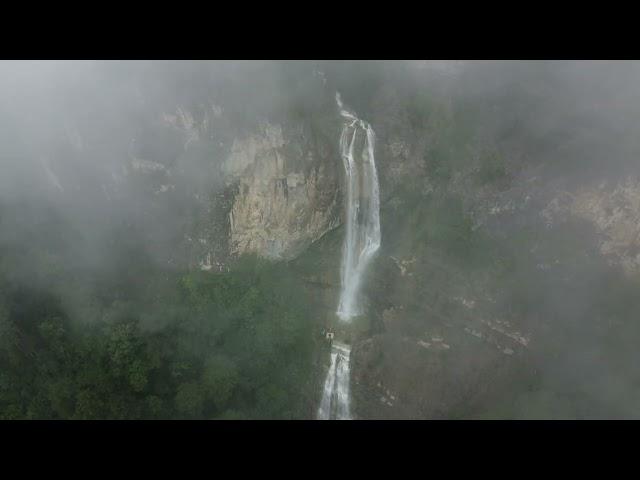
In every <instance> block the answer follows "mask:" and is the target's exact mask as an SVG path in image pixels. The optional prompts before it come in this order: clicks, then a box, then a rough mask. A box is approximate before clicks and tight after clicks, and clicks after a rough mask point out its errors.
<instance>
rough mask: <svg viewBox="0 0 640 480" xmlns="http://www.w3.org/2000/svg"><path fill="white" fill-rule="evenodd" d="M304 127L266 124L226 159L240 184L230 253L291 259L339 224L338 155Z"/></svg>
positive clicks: (226, 168) (228, 176) (229, 176)
mask: <svg viewBox="0 0 640 480" xmlns="http://www.w3.org/2000/svg"><path fill="white" fill-rule="evenodd" d="M313 140H314V139H313V137H312V136H311V134H310V132H308V131H305V127H304V126H296V127H291V128H287V127H283V126H282V125H273V124H269V123H266V124H264V125H263V126H262V127H261V129H260V131H259V132H256V133H253V134H250V135H248V136H246V137H244V138H239V139H236V140H234V142H233V146H232V147H231V153H230V155H229V156H228V157H227V159H226V160H225V161H224V164H223V172H224V174H225V181H226V182H227V183H228V184H232V183H236V184H237V186H238V187H237V193H236V195H235V197H234V201H233V206H232V207H231V211H230V212H229V223H230V239H229V240H230V242H229V245H230V253H231V254H232V255H237V254H242V253H256V254H258V255H259V256H262V257H266V258H271V259H285V260H287V259H292V258H294V257H295V256H297V255H298V254H299V253H300V252H301V251H302V250H304V249H305V248H306V247H307V246H309V245H310V244H311V243H312V242H313V241H315V240H317V239H318V238H320V237H321V236H322V235H323V234H324V233H326V232H327V231H329V230H331V229H332V228H334V227H336V226H337V225H339V223H340V217H341V215H340V214H341V208H340V202H339V182H340V177H339V171H338V166H339V159H338V158H337V156H336V154H337V152H336V151H335V148H332V147H333V146H332V145H330V144H328V142H326V143H322V142H318V141H315V142H314V141H313Z"/></svg>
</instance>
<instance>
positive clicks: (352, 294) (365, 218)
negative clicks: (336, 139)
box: [318, 93, 380, 420]
mask: <svg viewBox="0 0 640 480" xmlns="http://www.w3.org/2000/svg"><path fill="white" fill-rule="evenodd" d="M336 102H337V103H338V108H339V109H340V115H341V116H342V118H343V121H344V125H343V127H342V134H341V135H340V154H341V156H342V161H343V163H344V169H345V172H346V178H347V215H346V217H347V218H346V222H345V223H346V230H347V231H346V236H345V241H344V249H343V256H342V269H341V280H342V289H341V290H340V301H339V303H338V311H337V314H338V316H339V317H340V318H341V319H342V320H343V321H349V320H350V319H351V318H352V317H355V316H357V315H361V314H362V307H361V304H360V301H359V298H358V296H359V293H360V286H361V283H362V277H363V275H364V273H365V269H366V267H367V265H368V264H369V262H370V261H371V259H372V258H373V255H374V254H375V252H376V251H377V250H378V249H379V248H380V192H379V186H378V174H377V172H376V164H375V158H374V155H373V145H374V142H375V136H374V133H373V129H372V128H371V125H369V124H368V123H366V122H364V121H362V120H360V119H359V118H358V117H356V116H355V115H354V114H353V113H351V112H349V111H348V110H347V109H346V108H345V107H344V105H343V104H342V101H341V99H340V94H339V93H337V94H336ZM357 151H359V152H360V154H359V155H358V154H356V153H355V152H357ZM350 356H351V348H350V347H349V346H348V345H345V344H343V343H339V342H333V346H332V348H331V364H330V366H329V371H328V372H327V378H326V380H325V382H324V389H323V391H322V399H321V401H320V408H319V409H318V419H319V420H350V419H351V411H350V396H349V381H350V377H351V370H350V367H351V365H350Z"/></svg>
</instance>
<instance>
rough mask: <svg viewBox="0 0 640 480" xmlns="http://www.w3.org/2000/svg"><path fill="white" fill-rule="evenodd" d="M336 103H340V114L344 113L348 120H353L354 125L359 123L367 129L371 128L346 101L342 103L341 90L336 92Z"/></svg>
mask: <svg viewBox="0 0 640 480" xmlns="http://www.w3.org/2000/svg"><path fill="white" fill-rule="evenodd" d="M336 103H337V104H338V108H339V109H340V115H342V116H343V117H344V118H345V119H346V120H349V121H351V122H352V123H351V124H352V125H353V124H354V123H358V124H360V126H361V127H362V128H363V129H365V130H369V129H371V126H370V125H369V124H368V123H367V122H365V121H364V120H362V119H360V118H358V117H357V116H356V115H355V114H354V113H352V112H351V111H349V110H348V109H347V108H346V107H345V106H344V103H342V97H341V96H340V92H336Z"/></svg>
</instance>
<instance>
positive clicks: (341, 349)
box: [318, 342, 351, 420]
mask: <svg viewBox="0 0 640 480" xmlns="http://www.w3.org/2000/svg"><path fill="white" fill-rule="evenodd" d="M350 353H351V349H350V348H349V346H348V345H345V344H342V343H339V342H334V343H333V346H332V347H331V364H330V366H329V372H328V373H327V378H326V380H325V381H324V388H323V390H322V400H321V401H320V408H319V409H318V420H330V419H331V420H350V419H351V412H350V410H349V398H350V397H349V377H350V373H351V372H350V369H349V356H350Z"/></svg>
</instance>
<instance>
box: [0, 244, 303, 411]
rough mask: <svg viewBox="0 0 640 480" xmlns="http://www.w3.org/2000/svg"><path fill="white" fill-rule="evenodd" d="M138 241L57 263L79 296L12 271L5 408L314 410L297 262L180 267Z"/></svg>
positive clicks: (2, 394) (3, 369)
mask: <svg viewBox="0 0 640 480" xmlns="http://www.w3.org/2000/svg"><path fill="white" fill-rule="evenodd" d="M136 253H137V254H138V255H137V258H136V255H135V254H132V255H128V256H126V258H124V257H123V256H121V257H120V258H118V259H117V260H116V262H115V263H116V264H119V265H120V266H121V267H120V268H115V269H114V270H113V271H112V272H111V273H105V272H104V271H93V272H90V273H89V274H87V275H82V274H80V273H79V272H72V271H69V270H68V269H67V270H65V269H62V270H57V271H56V272H55V273H52V272H49V274H48V275H54V276H55V279H56V281H57V282H60V281H61V280H64V284H65V285H66V289H67V291H73V290H76V291H77V293H78V292H80V291H82V293H78V294H77V295H76V296H71V295H69V294H68V293H63V292H60V293H54V292H55V290H48V289H44V288H42V286H38V285H37V283H34V284H31V285H29V284H25V283H15V282H10V281H7V279H8V278H9V277H10V275H9V274H10V273H11V272H8V271H7V270H6V268H5V270H3V271H2V277H1V278H0V282H1V283H0V285H1V288H0V292H1V294H0V414H1V415H2V418H7V419H8V418H14V419H15V418H54V419H55V418H65V419H69V418H70V419H123V418H125V419H126V418H131V419H134V418H304V417H307V416H309V408H310V406H312V405H313V402H314V401H315V395H314V392H312V391H311V385H312V379H313V378H314V372H313V371H312V369H311V366H312V352H313V336H312V335H311V334H310V329H311V325H310V323H309V321H308V317H307V316H305V314H304V311H303V309H302V305H301V303H299V302H297V301H296V296H295V294H296V293H297V292H298V289H297V286H296V285H297V282H296V281H295V279H294V278H292V277H291V275H290V274H289V272H288V270H287V267H286V266H282V265H280V266H278V265H270V264H264V263H261V262H259V261H258V260H256V259H255V258H246V259H243V260H242V261H241V262H240V264H239V265H237V268H235V269H234V270H233V272H227V273H217V274H213V273H204V272H191V273H188V272H170V271H162V270H159V269H157V268H154V267H153V266H152V265H150V264H145V260H144V256H140V255H139V253H140V252H136ZM8 255H9V252H5V255H4V258H3V260H4V259H6V257H7V256H8ZM122 255H124V254H122ZM125 265H126V268H125ZM33 267H34V268H37V269H40V270H43V269H47V268H49V267H48V266H46V265H44V264H43V263H41V264H39V265H35V266H33ZM52 278H53V277H52ZM88 285H91V286H90V287H89V286H88Z"/></svg>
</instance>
